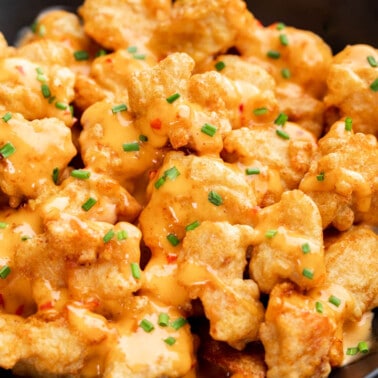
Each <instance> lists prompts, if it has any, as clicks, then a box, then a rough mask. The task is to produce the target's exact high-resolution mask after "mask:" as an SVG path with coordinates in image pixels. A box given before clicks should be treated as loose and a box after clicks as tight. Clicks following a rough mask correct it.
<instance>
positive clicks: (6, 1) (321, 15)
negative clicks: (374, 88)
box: [0, 0, 378, 378]
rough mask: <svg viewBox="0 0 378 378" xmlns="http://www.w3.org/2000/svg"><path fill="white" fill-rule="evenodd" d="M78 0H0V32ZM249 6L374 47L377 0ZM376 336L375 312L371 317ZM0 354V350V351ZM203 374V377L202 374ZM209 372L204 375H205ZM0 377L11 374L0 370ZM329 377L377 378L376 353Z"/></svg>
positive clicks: (9, 35) (332, 37) (267, 17)
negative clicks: (46, 10) (41, 12)
mask: <svg viewBox="0 0 378 378" xmlns="http://www.w3.org/2000/svg"><path fill="white" fill-rule="evenodd" d="M82 2H83V1H82V0H0V31H1V32H2V33H3V34H4V35H5V38H6V39H7V41H8V43H9V44H15V43H16V41H17V39H18V37H19V32H20V30H21V29H22V28H24V27H27V26H29V25H31V24H32V22H33V20H34V18H35V16H36V15H37V14H38V13H39V12H40V11H41V10H43V9H45V8H48V7H51V6H62V7H64V8H66V9H69V10H73V11H74V10H76V9H77V7H78V6H79V5H80V4H81V3H82ZM247 4H248V7H249V9H250V10H251V11H252V12H253V14H254V15H255V16H256V17H257V18H258V19H259V20H260V21H261V22H262V23H263V24H264V25H269V24H270V23H273V22H277V21H280V22H284V23H285V24H287V25H290V26H295V27H297V28H301V29H308V30H312V31H313V32H315V33H317V34H318V35H320V36H321V37H322V38H323V39H324V40H325V41H326V42H327V43H328V44H329V45H330V46H331V47H332V50H333V52H334V53H337V52H339V51H340V50H342V49H343V48H344V47H345V46H346V45H348V44H357V43H366V44H370V45H372V46H374V47H375V48H378V32H377V26H378V1H377V0H359V1H357V0H306V1H303V0H285V1H282V0H264V1H247ZM374 328H375V335H378V315H376V316H375V323H374ZM0 353H1V351H0ZM205 376H206V375H204V376H203V377H205ZM208 376H209V375H207V377H208ZM0 377H4V378H6V377H12V374H11V373H10V372H7V371H4V370H1V369H0ZM331 377H332V378H377V377H378V352H375V353H371V354H369V355H368V356H366V357H365V358H363V359H361V360H359V361H357V362H355V363H353V364H351V365H349V366H346V367H343V368H340V369H336V370H335V371H333V372H332V374H331Z"/></svg>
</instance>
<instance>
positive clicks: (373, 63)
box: [366, 55, 378, 67]
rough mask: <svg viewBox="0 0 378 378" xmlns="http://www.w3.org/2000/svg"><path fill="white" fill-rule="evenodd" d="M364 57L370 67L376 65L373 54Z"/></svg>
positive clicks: (377, 65)
mask: <svg viewBox="0 0 378 378" xmlns="http://www.w3.org/2000/svg"><path fill="white" fill-rule="evenodd" d="M366 59H367V61H368V62H369V64H370V65H371V66H372V67H378V63H377V61H376V59H375V58H374V56H372V55H369V56H367V57H366Z"/></svg>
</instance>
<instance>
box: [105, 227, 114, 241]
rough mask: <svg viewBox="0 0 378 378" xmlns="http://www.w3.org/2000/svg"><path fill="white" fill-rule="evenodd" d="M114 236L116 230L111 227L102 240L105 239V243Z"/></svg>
mask: <svg viewBox="0 0 378 378" xmlns="http://www.w3.org/2000/svg"><path fill="white" fill-rule="evenodd" d="M113 236H114V231H113V230H112V229H110V230H109V231H108V232H107V233H106V234H105V235H104V237H103V238H102V240H103V241H104V243H109V242H110V240H112V239H113Z"/></svg>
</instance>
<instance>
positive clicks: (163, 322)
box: [158, 312, 169, 327]
mask: <svg viewBox="0 0 378 378" xmlns="http://www.w3.org/2000/svg"><path fill="white" fill-rule="evenodd" d="M158 324H159V326H160V327H167V326H168V325H169V315H168V314H167V313H165V312H161V313H160V314H159V319H158Z"/></svg>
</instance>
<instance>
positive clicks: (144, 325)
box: [139, 319, 155, 332]
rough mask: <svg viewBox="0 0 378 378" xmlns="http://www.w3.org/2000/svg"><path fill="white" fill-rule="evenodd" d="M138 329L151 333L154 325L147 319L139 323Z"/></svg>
mask: <svg viewBox="0 0 378 378" xmlns="http://www.w3.org/2000/svg"><path fill="white" fill-rule="evenodd" d="M139 327H140V328H142V329H143V331H145V332H151V331H153V330H154V329H155V327H154V325H153V324H152V323H151V322H150V321H149V320H147V319H143V320H142V321H141V322H140V323H139Z"/></svg>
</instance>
